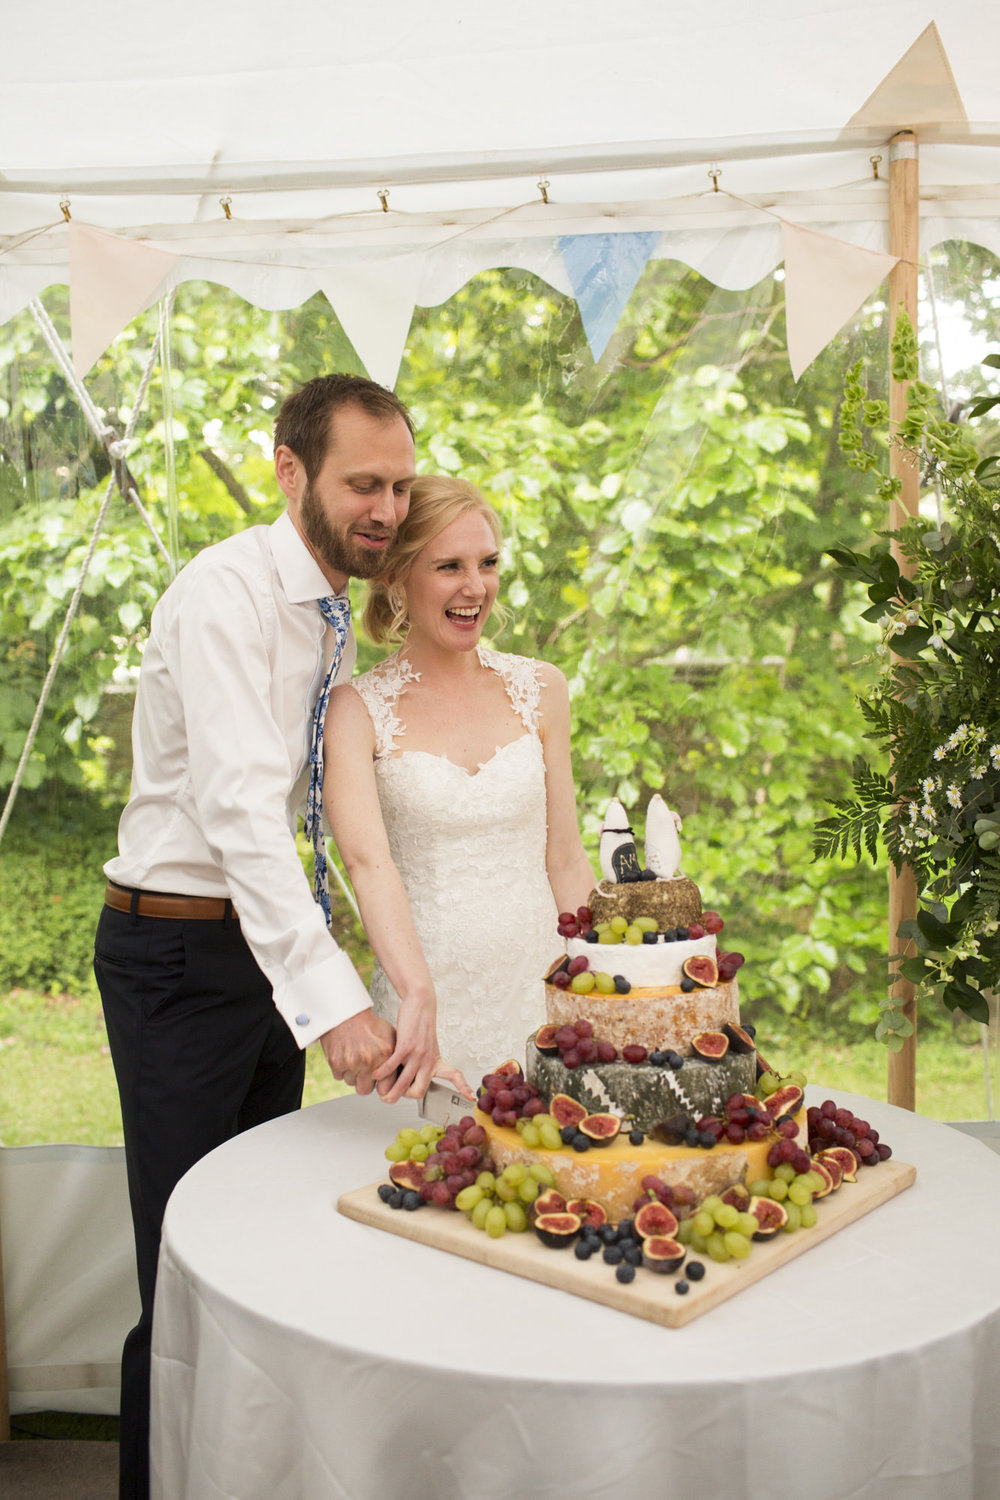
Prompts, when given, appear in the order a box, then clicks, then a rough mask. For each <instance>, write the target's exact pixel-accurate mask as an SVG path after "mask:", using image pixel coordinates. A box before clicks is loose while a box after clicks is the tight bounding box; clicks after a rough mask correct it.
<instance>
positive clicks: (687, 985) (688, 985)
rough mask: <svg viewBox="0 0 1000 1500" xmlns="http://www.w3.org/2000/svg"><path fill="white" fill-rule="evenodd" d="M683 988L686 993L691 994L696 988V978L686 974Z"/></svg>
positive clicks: (682, 983)
mask: <svg viewBox="0 0 1000 1500" xmlns="http://www.w3.org/2000/svg"><path fill="white" fill-rule="evenodd" d="M681 989H682V990H683V991H684V993H685V995H690V993H691V991H692V990H693V989H694V980H693V979H690V978H689V977H688V975H687V974H685V975H684V978H683V979H682V980H681Z"/></svg>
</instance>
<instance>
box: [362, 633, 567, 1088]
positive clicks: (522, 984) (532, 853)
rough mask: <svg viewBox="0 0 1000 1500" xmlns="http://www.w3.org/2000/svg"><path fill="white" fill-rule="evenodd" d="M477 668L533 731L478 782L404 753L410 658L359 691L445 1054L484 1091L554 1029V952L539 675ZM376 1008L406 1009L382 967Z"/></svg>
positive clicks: (492, 659)
mask: <svg viewBox="0 0 1000 1500" xmlns="http://www.w3.org/2000/svg"><path fill="white" fill-rule="evenodd" d="M479 658H480V661H481V663H482V664H483V666H485V667H488V668H489V669H490V670H492V671H495V672H497V673H498V675H499V676H500V678H501V680H502V681H503V683H504V687H505V688H506V690H507V694H508V697H509V699H510V702H511V706H512V707H513V709H514V711H515V712H516V713H517V715H518V717H519V718H520V720H521V722H522V723H523V724H524V726H525V733H524V734H523V735H521V736H520V737H519V738H518V739H515V740H512V741H511V742H510V743H508V744H506V745H503V746H501V747H499V748H498V749H497V750H496V751H495V753H494V754H493V755H492V756H491V757H490V759H489V760H487V761H484V762H483V763H482V764H481V765H480V767H479V769H478V771H477V772H475V773H474V774H473V773H470V772H469V771H467V770H466V769H465V768H464V767H463V766H459V765H456V764H455V763H454V762H452V761H449V760H447V759H446V758H445V757H443V756H438V755H433V754H430V753H428V752H426V751H423V750H407V749H406V748H405V729H404V725H403V721H402V719H401V718H400V717H399V715H398V714H397V708H398V707H399V706H400V705H399V700H400V697H401V695H402V694H403V693H404V692H405V689H406V687H407V685H408V684H409V683H411V682H413V681H415V680H418V678H417V674H416V673H414V671H413V669H412V667H410V665H409V663H408V662H407V661H406V660H405V658H404V657H403V656H402V655H396V656H393V657H390V658H389V659H388V660H387V661H385V662H382V663H380V664H379V666H377V667H375V668H374V669H373V670H372V671H371V672H367V673H365V674H364V675H363V676H361V677H359V678H356V679H355V680H354V684H353V686H354V687H355V688H356V689H357V691H358V693H359V694H360V696H361V698H362V700H363V701H364V703H365V705H366V707H367V709H368V712H369V714H370V716H371V719H372V723H373V724H374V726H375V744H376V752H375V753H376V759H375V774H376V780H377V784H378V794H379V800H380V803H381V807H382V816H383V818H384V820H385V826H386V832H387V834H388V838H389V847H390V849H391V851H392V857H393V859H394V860H395V862H396V866H397V868H398V869H399V872H400V875H401V876H402V879H403V884H404V885H405V887H406V892H407V896H408V897H409V901H410V909H411V911H412V913H413V920H414V924H415V926H416V929H417V935H418V937H419V939H420V943H421V946H422V948H423V950H424V955H425V957H426V959H427V962H428V965H429V967H430V971H431V975H432V977H433V979H434V986H435V990H436V992H437V999H438V1041H439V1042H440V1045H441V1053H442V1056H443V1057H444V1059H445V1061H446V1062H449V1063H452V1064H454V1065H455V1066H457V1067H460V1068H461V1069H462V1070H463V1072H464V1073H465V1075H466V1077H467V1078H468V1080H469V1082H470V1083H471V1084H472V1085H473V1086H475V1085H476V1084H478V1082H479V1080H480V1078H481V1077H482V1075H483V1073H484V1072H486V1071H487V1070H488V1069H489V1068H490V1067H493V1066H495V1065H496V1064H497V1063H499V1062H502V1061H503V1060H504V1059H505V1058H508V1057H521V1056H522V1055H523V1052H524V1042H525V1038H526V1037H527V1035H528V1033H529V1032H530V1031H532V1030H533V1029H535V1028H536V1027H537V1026H539V1025H541V1023H542V1021H543V1020H544V1006H543V999H542V993H543V992H542V982H541V981H542V974H543V973H544V971H545V966H546V963H547V962H548V960H549V959H551V958H552V957H553V953H554V947H555V942H556V938H555V919H556V912H555V903H554V901H553V899H552V893H551V891H550V889H549V883H548V878H547V876H546V873H545V842H546V808H545V762H544V758H543V754H542V744H541V740H540V739H539V737H538V709H539V700H540V694H541V683H540V681H539V677H538V671H537V665H536V663H535V662H533V661H531V660H530V659H529V658H528V657H522V656H510V655H508V654H506V653H503V652H498V651H487V650H485V649H482V648H481V649H480V651H479ZM401 747H402V748H401ZM372 999H373V1002H374V1004H375V1008H376V1009H377V1010H378V1011H379V1013H380V1014H382V1015H386V1016H388V1017H389V1018H390V1019H393V1018H394V1017H395V1014H396V1012H397V1010H398V1006H399V1000H398V997H397V995H396V993H395V991H394V990H393V988H392V986H391V985H390V984H389V981H388V979H387V978H386V976H385V974H384V973H383V971H382V969H381V967H380V966H379V965H378V964H376V966H375V972H374V975H373V978H372Z"/></svg>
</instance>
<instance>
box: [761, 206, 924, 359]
mask: <svg viewBox="0 0 1000 1500" xmlns="http://www.w3.org/2000/svg"><path fill="white" fill-rule="evenodd" d="M781 232H782V237H783V239H784V244H785V325H786V338H787V341H788V359H789V362H790V364H791V367H792V374H793V375H794V377H795V379H796V380H798V379H799V377H800V376H801V375H802V373H803V371H804V370H806V369H807V368H808V367H809V365H811V364H812V362H813V360H814V359H815V358H816V356H817V354H820V353H821V352H822V350H824V349H825V348H826V346H827V344H828V343H829V342H830V340H831V339H832V338H835V337H836V335H837V334H838V333H839V332H840V330H841V329H842V328H843V326H844V324H845V323H846V322H847V321H848V319H849V318H851V317H852V316H853V315H854V313H856V312H857V310H858V308H859V307H860V306H861V304H862V303H863V302H864V301H865V299H866V298H867V297H870V296H871V294H872V292H873V291H874V290H875V288H876V287H877V286H878V285H879V284H880V283H881V282H882V281H884V280H885V278H886V277H887V276H888V274H889V272H890V271H891V270H892V268H893V266H894V265H895V264H896V261H897V259H898V257H897V256H895V255H883V254H881V252H879V251H878V250H866V249H865V248H864V247H863V246H860V245H850V244H848V243H847V242H846V241H844V240H837V239H834V238H833V237H832V236H831V235H828V234H819V233H817V231H816V230H815V229H804V228H803V227H802V226H801V225H800V224H790V223H789V222H788V220H787V219H782V221H781Z"/></svg>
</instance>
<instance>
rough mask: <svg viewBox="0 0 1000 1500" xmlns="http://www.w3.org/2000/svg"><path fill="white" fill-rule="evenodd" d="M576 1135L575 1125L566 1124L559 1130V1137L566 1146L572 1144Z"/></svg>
mask: <svg viewBox="0 0 1000 1500" xmlns="http://www.w3.org/2000/svg"><path fill="white" fill-rule="evenodd" d="M575 1135H576V1126H575V1125H564V1126H563V1128H562V1130H560V1132H559V1139H560V1140H561V1141H562V1143H563V1145H564V1146H569V1145H571V1144H572V1141H573V1137H574V1136H575Z"/></svg>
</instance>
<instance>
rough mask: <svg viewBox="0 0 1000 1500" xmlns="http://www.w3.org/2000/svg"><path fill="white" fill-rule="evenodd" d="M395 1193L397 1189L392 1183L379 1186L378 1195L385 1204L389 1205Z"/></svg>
mask: <svg viewBox="0 0 1000 1500" xmlns="http://www.w3.org/2000/svg"><path fill="white" fill-rule="evenodd" d="M395 1191H396V1189H395V1188H394V1187H393V1185H392V1183H391V1182H383V1183H380V1184H379V1190H378V1195H379V1197H380V1198H381V1199H382V1202H383V1203H388V1201H389V1199H390V1198H391V1197H392V1195H393V1193H394V1192H395Z"/></svg>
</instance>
